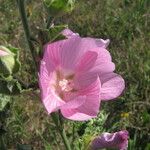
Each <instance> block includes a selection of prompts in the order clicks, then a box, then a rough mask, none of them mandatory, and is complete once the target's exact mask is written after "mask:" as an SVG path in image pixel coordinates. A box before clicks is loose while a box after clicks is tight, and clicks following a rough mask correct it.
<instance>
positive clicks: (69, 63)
mask: <svg viewBox="0 0 150 150" xmlns="http://www.w3.org/2000/svg"><path fill="white" fill-rule="evenodd" d="M99 42H100V41H99V40H98V39H93V38H81V37H79V36H71V38H69V39H67V40H66V41H65V44H64V45H63V46H62V47H61V48H62V50H61V52H60V53H61V66H62V68H64V69H66V70H74V68H75V65H76V63H77V62H78V61H80V59H81V57H82V56H83V55H84V53H86V52H87V51H89V50H92V51H94V50H95V48H100V47H106V46H104V43H103V44H102V43H101V42H100V43H101V44H100V43H99Z"/></svg>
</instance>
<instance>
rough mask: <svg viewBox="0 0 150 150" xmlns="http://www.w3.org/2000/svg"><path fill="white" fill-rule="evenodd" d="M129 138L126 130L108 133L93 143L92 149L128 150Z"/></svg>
mask: <svg viewBox="0 0 150 150" xmlns="http://www.w3.org/2000/svg"><path fill="white" fill-rule="evenodd" d="M128 138H129V136H128V131H126V130H123V131H119V132H115V133H107V132H106V133H103V134H102V135H101V136H99V137H97V138H95V139H94V140H93V141H92V144H91V149H92V150H99V149H103V148H115V149H118V150H127V147H128Z"/></svg>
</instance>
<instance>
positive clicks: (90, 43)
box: [80, 37, 110, 50]
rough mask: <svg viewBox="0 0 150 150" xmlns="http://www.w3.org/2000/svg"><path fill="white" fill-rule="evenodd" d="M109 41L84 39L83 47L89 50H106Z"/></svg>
mask: <svg viewBox="0 0 150 150" xmlns="http://www.w3.org/2000/svg"><path fill="white" fill-rule="evenodd" d="M109 42H110V41H109V40H108V39H107V40H103V39H97V38H89V37H87V38H82V43H81V45H80V46H81V47H82V48H84V47H86V48H88V50H91V49H95V48H106V47H107V46H108V45H109Z"/></svg>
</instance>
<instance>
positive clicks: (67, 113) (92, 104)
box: [61, 78, 100, 121]
mask: <svg viewBox="0 0 150 150" xmlns="http://www.w3.org/2000/svg"><path fill="white" fill-rule="evenodd" d="M79 93H80V94H81V95H86V100H85V103H83V104H82V105H81V106H80V107H78V108H76V109H65V108H63V109H61V113H62V115H63V116H64V117H65V118H68V119H71V120H77V121H84V120H88V119H91V118H94V117H96V116H97V114H98V112H99V106H100V80H99V78H97V80H96V81H95V82H94V83H93V84H91V85H90V86H89V87H87V88H85V89H84V90H81V91H80V92H79Z"/></svg>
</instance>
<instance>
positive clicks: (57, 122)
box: [51, 113, 71, 150]
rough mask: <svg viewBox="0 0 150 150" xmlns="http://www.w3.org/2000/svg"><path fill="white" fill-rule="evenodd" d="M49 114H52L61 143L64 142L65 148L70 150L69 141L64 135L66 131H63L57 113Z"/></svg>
mask: <svg viewBox="0 0 150 150" xmlns="http://www.w3.org/2000/svg"><path fill="white" fill-rule="evenodd" d="M51 116H52V119H53V121H54V123H55V125H56V128H57V130H58V131H59V134H60V136H61V138H62V140H63V143H64V145H65V147H66V150H71V147H70V143H69V141H68V139H67V136H66V132H65V130H64V128H63V126H62V124H60V118H59V116H58V115H57V114H55V113H52V114H51Z"/></svg>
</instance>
